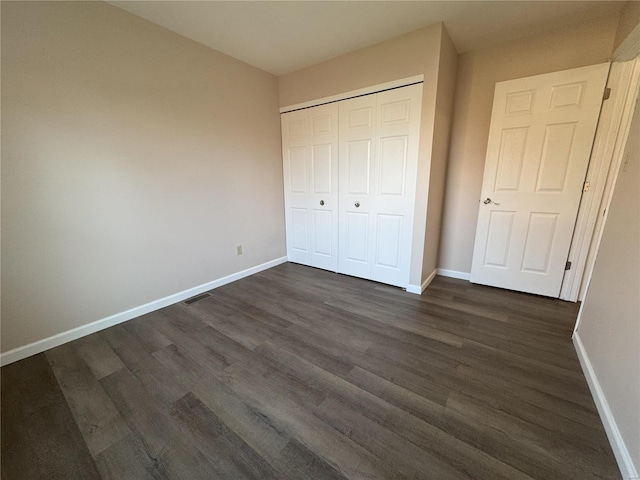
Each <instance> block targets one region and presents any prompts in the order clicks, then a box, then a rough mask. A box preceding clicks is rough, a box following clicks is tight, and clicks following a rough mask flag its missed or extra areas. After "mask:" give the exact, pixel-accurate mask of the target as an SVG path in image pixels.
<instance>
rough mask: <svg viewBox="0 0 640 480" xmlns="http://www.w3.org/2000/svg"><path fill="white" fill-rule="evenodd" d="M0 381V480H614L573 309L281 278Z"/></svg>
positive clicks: (19, 368)
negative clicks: (576, 345)
mask: <svg viewBox="0 0 640 480" xmlns="http://www.w3.org/2000/svg"><path fill="white" fill-rule="evenodd" d="M209 293H210V294H211V296H210V297H208V298H205V299H202V300H199V301H197V302H194V303H191V304H186V303H181V304H176V305H173V306H171V307H168V308H165V309H163V310H160V311H157V312H154V313H151V314H149V315H145V316H144V317H140V318H137V319H135V320H131V321H129V322H126V323H124V324H121V325H118V326H115V327H112V328H109V329H107V330H104V331H102V332H99V333H96V334H94V335H91V336H88V337H85V338H82V339H80V340H76V341H74V342H71V343H68V344H66V345H63V346H61V347H58V348H54V349H51V350H49V351H47V352H45V353H44V354H39V355H35V356H33V357H31V358H28V359H25V360H23V361H20V362H16V363H14V364H11V365H8V366H6V367H4V368H2V372H1V373H2V440H1V441H2V445H1V446H2V451H1V457H2V458H1V462H2V463H1V466H2V472H1V473H2V478H3V479H4V480H13V479H20V480H22V479H40V478H42V479H58V478H59V479H74V478H79V479H94V478H96V479H97V478H104V479H119V480H122V479H136V480H137V479H146V478H150V479H162V478H169V479H189V480H196V479H233V480H236V479H296V480H297V479H314V480H318V479H365V478H366V479H374V478H385V479H438V480H440V479H476V480H477V479H484V480H494V479H505V480H507V479H508V480H514V479H515V480H519V479H522V480H532V479H548V480H559V479H580V480H587V479H617V478H620V475H619V473H618V470H617V467H616V463H615V460H614V457H613V455H612V452H611V449H610V447H609V444H608V443H607V439H606V436H605V433H604V430H603V427H602V424H601V422H600V419H599V417H598V414H597V413H596V409H595V406H594V404H593V401H592V398H591V396H590V394H589V390H588V387H587V385H586V382H585V379H584V377H583V375H582V373H581V370H580V365H579V363H578V360H577V357H576V354H575V352H574V349H573V345H572V343H571V340H570V336H571V331H572V328H573V323H574V321H575V317H576V314H577V306H576V305H574V304H570V303H565V302H561V301H558V300H552V299H546V298H541V297H536V296H531V295H525V294H520V293H515V292H508V291H504V290H499V289H494V288H490V287H482V286H477V285H472V284H470V283H468V282H464V281H460V280H453V279H447V278H443V277H437V278H436V279H435V280H434V281H433V283H432V284H431V285H430V286H429V288H428V289H427V291H426V292H425V293H424V294H423V295H422V296H417V295H412V294H407V293H406V292H403V291H402V290H400V289H396V288H393V287H387V286H384V285H380V284H377V283H373V282H368V281H365V280H360V279H356V278H351V277H347V276H342V275H336V274H333V273H330V272H325V271H321V270H316V269H312V268H307V267H303V266H300V265H295V264H284V265H281V266H279V267H276V268H273V269H270V270H267V271H265V272H262V273H259V274H257V275H254V276H252V277H249V278H246V279H243V280H240V281H238V282H235V283H232V284H229V285H226V286H224V287H221V288H218V289H216V290H213V291H211V292H209Z"/></svg>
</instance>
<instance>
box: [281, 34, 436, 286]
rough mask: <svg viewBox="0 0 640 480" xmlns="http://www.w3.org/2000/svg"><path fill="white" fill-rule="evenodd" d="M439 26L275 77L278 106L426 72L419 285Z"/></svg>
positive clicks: (416, 249) (414, 269)
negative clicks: (277, 79)
mask: <svg viewBox="0 0 640 480" xmlns="http://www.w3.org/2000/svg"><path fill="white" fill-rule="evenodd" d="M443 29H444V27H443V26H442V25H441V24H438V25H431V26H429V27H426V28H423V29H420V30H417V31H415V32H411V33H408V34H406V35H403V36H400V37H397V38H394V39H391V40H388V41H386V42H382V43H379V44H376V45H373V46H371V47H367V48H363V49H360V50H356V51H354V52H351V53H348V54H345V55H342V56H340V57H336V58H333V59H331V60H327V61H326V62H322V63H319V64H316V65H312V66H310V67H307V68H303V69H301V70H297V71H295V72H292V73H290V74H287V75H283V76H281V77H279V84H280V106H288V105H293V104H296V103H301V102H306V101H310V100H315V99H318V98H322V97H327V96H331V95H335V94H339V93H343V92H348V91H351V90H357V89H359V88H363V87H368V86H372V85H378V84H380V83H385V82H389V81H393V80H398V79H401V78H406V77H411V76H414V75H420V74H422V75H424V87H423V93H422V118H421V126H420V153H419V168H418V181H417V185H418V189H417V193H416V208H415V215H414V234H413V242H412V244H413V247H412V251H413V255H412V260H411V273H410V279H409V281H410V283H411V284H412V285H420V283H421V282H422V269H423V268H422V267H423V244H424V232H425V228H426V221H427V197H428V194H429V192H428V190H429V182H430V178H429V176H430V172H431V154H432V151H433V135H434V128H435V120H436V117H435V112H436V93H437V84H438V67H439V62H440V60H439V59H440V48H441V43H442V38H443V35H442V31H443ZM430 253H431V257H432V258H433V259H435V258H436V257H437V251H436V250H433V251H432V252H430ZM434 261H435V260H434Z"/></svg>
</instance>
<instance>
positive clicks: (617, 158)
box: [576, 57, 640, 329]
mask: <svg viewBox="0 0 640 480" xmlns="http://www.w3.org/2000/svg"><path fill="white" fill-rule="evenodd" d="M631 63H632V69H633V71H632V72H631V74H630V75H631V80H630V82H629V85H628V90H627V92H626V93H627V94H626V100H625V106H624V111H623V112H622V113H621V116H622V118H621V120H620V128H619V131H618V135H617V137H616V138H615V144H614V145H612V147H613V153H612V154H611V156H612V159H611V165H610V167H609V173H608V175H607V181H606V185H605V187H604V192H603V194H602V201H601V203H600V209H599V211H598V213H599V214H598V216H597V221H596V224H595V227H594V231H593V236H592V239H591V243H590V245H589V250H588V255H587V257H586V262H585V267H584V273H583V275H582V282H581V284H580V291H579V293H578V300H580V301H584V299H585V296H586V294H587V288H588V286H589V282H590V281H591V275H592V274H593V268H594V266H595V261H596V257H597V254H598V249H599V248H600V242H601V240H602V233H603V231H604V226H605V223H606V221H607V216H608V214H609V205H610V204H611V199H612V197H613V190H614V188H615V184H616V179H617V178H618V172H619V171H620V166H621V164H622V159H623V157H624V151H625V147H626V144H627V138H628V136H629V131H630V129H631V120H632V119H633V113H634V111H635V107H636V101H637V98H638V88H639V86H640V57H638V58H636V59H635V60H634V61H633V62H631ZM577 328H578V323H576V329H577Z"/></svg>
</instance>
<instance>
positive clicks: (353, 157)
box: [338, 95, 376, 278]
mask: <svg viewBox="0 0 640 480" xmlns="http://www.w3.org/2000/svg"><path fill="white" fill-rule="evenodd" d="M339 104H340V161H339V170H340V173H339V177H340V179H339V182H340V206H339V218H340V221H339V225H340V231H339V252H338V271H339V272H340V273H345V274H347V275H354V276H356V277H363V278H370V277H371V266H372V263H373V262H372V257H373V253H374V252H373V244H372V240H373V236H374V235H375V218H374V215H375V196H374V195H372V193H373V191H374V190H375V170H376V137H375V135H376V129H375V123H374V122H375V118H376V99H375V95H369V96H365V97H360V98H354V99H350V100H345V101H342V102H340V103H339Z"/></svg>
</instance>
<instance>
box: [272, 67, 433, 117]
mask: <svg viewBox="0 0 640 480" xmlns="http://www.w3.org/2000/svg"><path fill="white" fill-rule="evenodd" d="M418 82H424V75H414V76H413V77H407V78H401V79H400V80H394V81H392V82H386V83H380V84H378V85H372V86H370V87H365V88H360V89H358V90H351V91H350V92H344V93H339V94H337V95H331V96H330V97H323V98H317V99H315V100H310V101H308V102H302V103H296V104H294V105H287V106H286V107H282V108H280V113H287V112H291V111H293V110H300V109H301V108H309V107H315V106H317V105H323V104H325V103H331V102H339V101H340V100H346V99H347V98H352V97H358V96H361V95H369V94H371V93H376V92H381V91H382V90H389V89H390V88H399V87H406V86H407V85H411V84H413V83H418Z"/></svg>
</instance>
